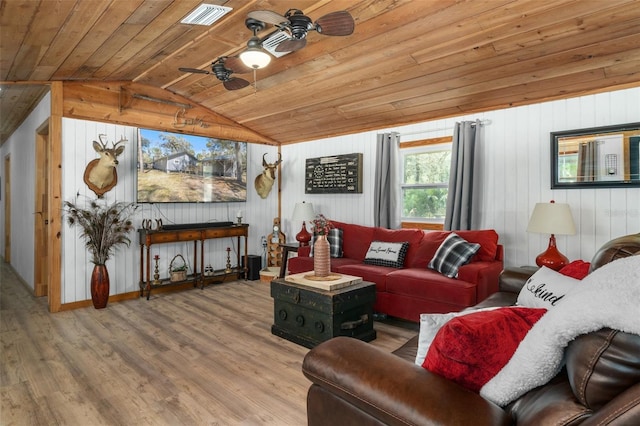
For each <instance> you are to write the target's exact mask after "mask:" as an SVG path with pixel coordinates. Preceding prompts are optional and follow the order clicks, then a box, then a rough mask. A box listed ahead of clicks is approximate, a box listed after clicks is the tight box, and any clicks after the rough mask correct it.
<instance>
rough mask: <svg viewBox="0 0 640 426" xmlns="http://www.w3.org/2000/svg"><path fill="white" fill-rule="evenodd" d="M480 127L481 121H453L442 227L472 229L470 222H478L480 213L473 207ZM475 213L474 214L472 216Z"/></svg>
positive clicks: (475, 193)
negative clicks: (449, 171)
mask: <svg viewBox="0 0 640 426" xmlns="http://www.w3.org/2000/svg"><path fill="white" fill-rule="evenodd" d="M480 139H481V129H480V121H479V120H476V121H475V122H473V121H463V122H461V123H456V125H455V127H454V129H453V144H452V147H451V173H450V175H449V194H448V196H447V212H446V215H445V218H444V229H445V230H451V231H454V230H465V229H473V228H472V226H473V224H472V221H473V222H474V223H477V221H478V217H477V216H478V214H479V212H478V211H476V210H478V209H476V208H474V202H477V200H476V199H477V198H478V197H477V192H478V188H477V185H474V183H476V182H478V180H477V179H476V178H477V175H478V167H477V166H476V164H475V162H476V160H477V158H478V154H477V152H478V147H479V146H480V143H481V141H480ZM474 216H475V217H474Z"/></svg>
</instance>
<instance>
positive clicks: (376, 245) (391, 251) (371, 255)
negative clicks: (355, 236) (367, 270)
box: [364, 241, 409, 268]
mask: <svg viewBox="0 0 640 426" xmlns="http://www.w3.org/2000/svg"><path fill="white" fill-rule="evenodd" d="M408 249H409V243H408V242H406V241H405V242H402V243H390V242H386V241H372V242H371V244H370V245H369V250H367V254H366V255H365V257H364V263H366V264H367V265H377V266H389V267H391V268H402V267H403V266H404V258H405V256H406V255H407V250H408Z"/></svg>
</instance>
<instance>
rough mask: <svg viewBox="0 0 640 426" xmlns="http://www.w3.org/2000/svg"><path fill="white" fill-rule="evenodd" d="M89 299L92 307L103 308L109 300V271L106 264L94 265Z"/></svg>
mask: <svg viewBox="0 0 640 426" xmlns="http://www.w3.org/2000/svg"><path fill="white" fill-rule="evenodd" d="M91 300H92V301H93V307H94V308H96V309H103V308H105V307H106V306H107V301H109V271H107V266H106V265H95V266H94V267H93V272H92V273H91Z"/></svg>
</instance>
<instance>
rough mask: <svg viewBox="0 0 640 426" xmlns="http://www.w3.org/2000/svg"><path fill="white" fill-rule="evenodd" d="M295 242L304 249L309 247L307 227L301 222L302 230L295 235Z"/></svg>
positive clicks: (309, 237)
mask: <svg viewBox="0 0 640 426" xmlns="http://www.w3.org/2000/svg"><path fill="white" fill-rule="evenodd" d="M296 241H297V242H298V244H300V247H305V246H308V245H309V241H311V234H310V233H309V231H307V225H306V223H305V222H302V229H301V230H300V232H298V235H296Z"/></svg>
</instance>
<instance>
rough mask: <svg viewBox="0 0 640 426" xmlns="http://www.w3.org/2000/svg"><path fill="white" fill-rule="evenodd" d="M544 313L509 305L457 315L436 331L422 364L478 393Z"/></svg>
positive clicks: (536, 309) (542, 309)
mask: <svg viewBox="0 0 640 426" xmlns="http://www.w3.org/2000/svg"><path fill="white" fill-rule="evenodd" d="M545 312H547V310H546V309H544V308H525V307H506V308H500V309H495V310H492V311H483V312H478V313H472V314H467V315H463V316H458V317H455V318H453V319H452V320H450V321H449V322H447V323H446V324H445V325H444V326H443V327H442V328H441V329H440V330H439V331H438V334H436V337H435V338H434V340H433V342H432V343H431V346H430V347H429V352H427V357H426V358H425V360H424V362H423V363H422V367H424V368H426V369H427V370H429V371H431V372H433V373H436V374H438V375H440V376H442V377H445V378H447V379H449V380H452V381H454V382H456V383H458V384H460V385H462V386H464V387H466V388H467V389H471V390H473V391H475V392H479V391H480V389H481V388H482V386H484V385H485V384H486V383H487V382H488V381H489V380H491V378H493V376H495V375H496V374H497V373H498V372H499V371H500V370H501V369H502V367H504V366H505V365H506V364H507V363H508V362H509V360H510V359H511V357H512V356H513V353H514V352H515V351H516V349H517V348H518V345H519V344H520V341H522V339H523V338H524V336H526V334H527V332H529V330H530V329H531V327H532V326H533V324H535V323H536V322H537V321H538V320H539V319H540V318H541V317H542V315H544V314H545Z"/></svg>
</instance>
